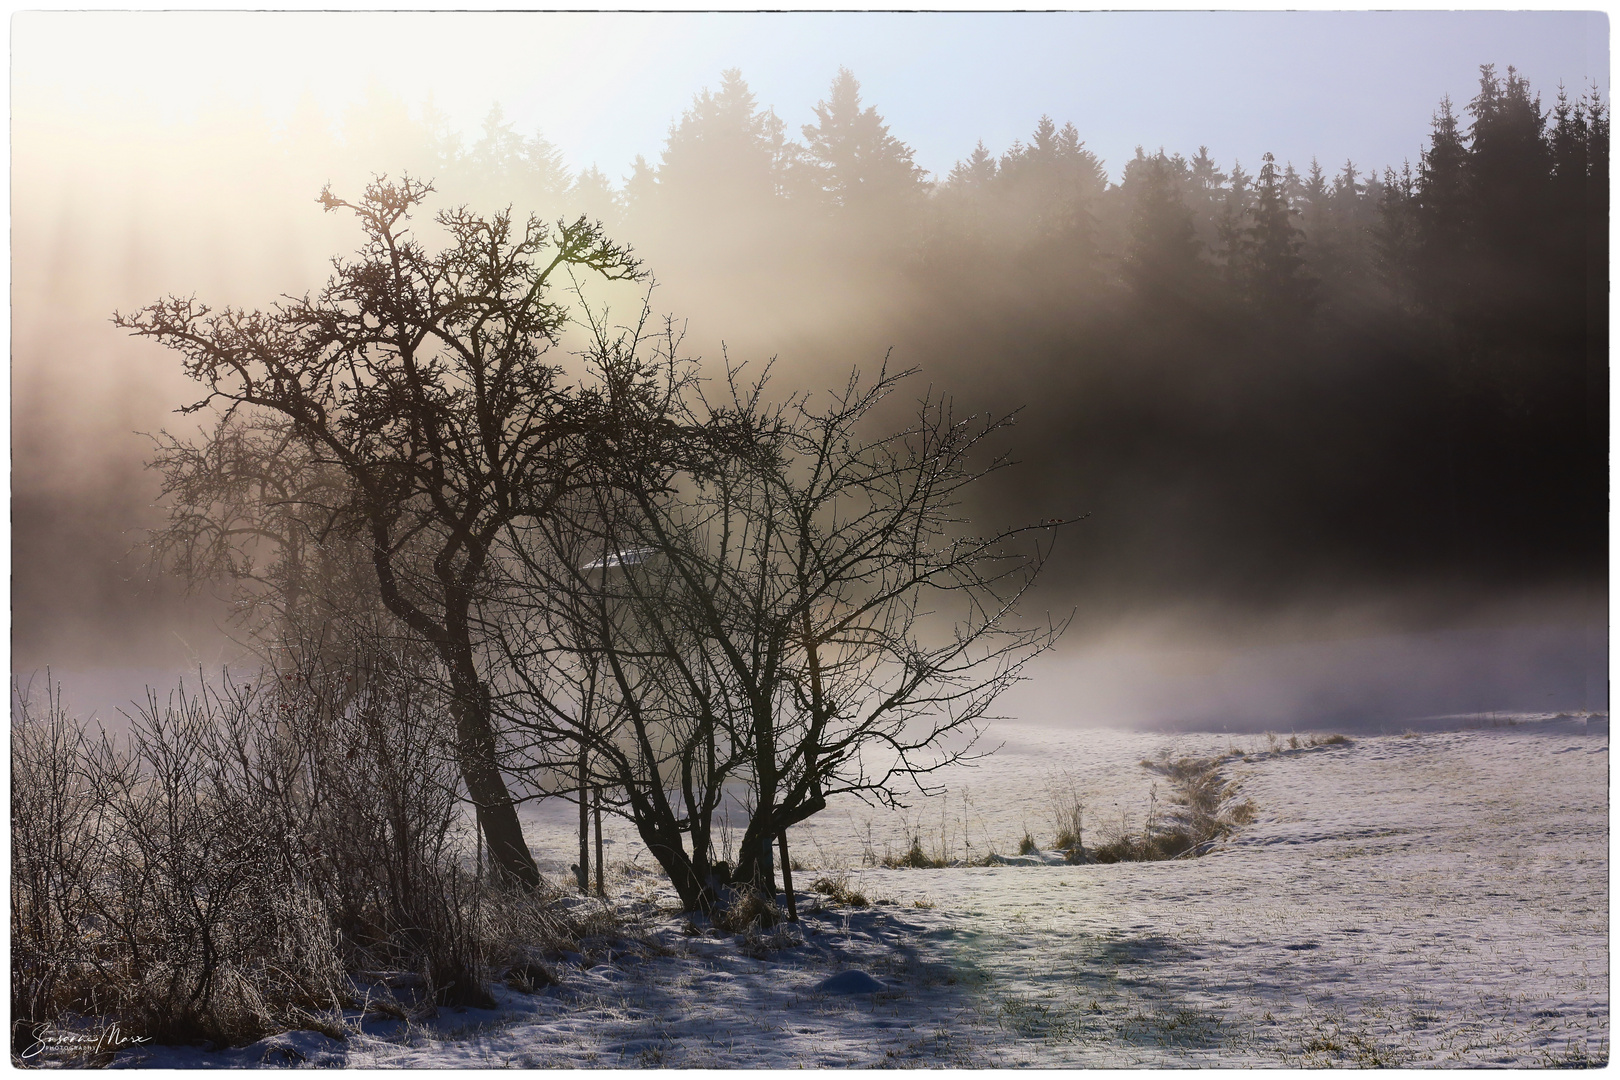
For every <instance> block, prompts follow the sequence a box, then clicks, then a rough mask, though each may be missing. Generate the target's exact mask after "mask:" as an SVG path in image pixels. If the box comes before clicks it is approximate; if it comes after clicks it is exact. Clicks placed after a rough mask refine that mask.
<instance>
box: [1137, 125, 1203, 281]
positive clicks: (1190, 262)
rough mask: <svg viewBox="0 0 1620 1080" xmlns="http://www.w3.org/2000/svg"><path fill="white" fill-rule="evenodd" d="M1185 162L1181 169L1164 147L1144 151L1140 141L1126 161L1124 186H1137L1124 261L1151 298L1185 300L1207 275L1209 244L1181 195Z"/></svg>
mask: <svg viewBox="0 0 1620 1080" xmlns="http://www.w3.org/2000/svg"><path fill="white" fill-rule="evenodd" d="M1177 160H1178V161H1179V159H1177ZM1180 164H1181V165H1182V168H1181V169H1178V168H1177V167H1176V165H1175V164H1173V163H1172V161H1171V160H1170V159H1169V158H1166V157H1165V155H1164V151H1162V150H1161V151H1160V152H1159V153H1158V154H1156V155H1154V156H1153V157H1144V156H1142V152H1141V148H1140V147H1138V148H1137V158H1136V160H1134V161H1132V162H1131V163H1130V164H1129V165H1128V166H1127V167H1126V175H1125V178H1124V183H1123V184H1122V187H1124V188H1125V189H1127V190H1132V189H1134V190H1132V193H1133V195H1134V204H1133V208H1132V210H1131V223H1130V239H1129V241H1128V246H1127V247H1126V250H1125V258H1124V260H1123V264H1122V265H1123V269H1124V273H1125V279H1126V281H1128V282H1129V283H1130V285H1131V287H1132V288H1133V289H1135V290H1136V292H1137V293H1138V294H1139V295H1141V296H1143V297H1144V298H1146V299H1152V300H1156V301H1163V302H1169V301H1173V300H1178V299H1179V300H1182V301H1185V300H1186V299H1187V298H1188V294H1189V293H1190V292H1191V290H1192V289H1193V287H1194V285H1195V283H1197V282H1199V281H1201V280H1202V278H1203V276H1204V271H1205V264H1204V263H1203V262H1202V260H1201V259H1200V258H1199V256H1200V254H1201V252H1202V250H1203V246H1204V245H1203V243H1202V242H1201V241H1200V240H1199V239H1198V234H1197V231H1196V230H1195V229H1194V228H1193V217H1192V211H1191V210H1190V209H1188V207H1187V204H1186V202H1185V201H1184V200H1183V198H1182V194H1181V190H1182V185H1183V182H1184V180H1183V174H1184V173H1185V162H1181V163H1180Z"/></svg>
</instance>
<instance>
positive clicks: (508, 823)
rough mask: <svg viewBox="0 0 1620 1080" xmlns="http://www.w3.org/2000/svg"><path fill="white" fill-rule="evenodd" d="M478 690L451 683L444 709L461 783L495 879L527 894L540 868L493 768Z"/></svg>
mask: <svg viewBox="0 0 1620 1080" xmlns="http://www.w3.org/2000/svg"><path fill="white" fill-rule="evenodd" d="M482 691H483V687H481V686H477V685H474V686H472V687H468V686H466V685H465V684H464V683H462V681H461V680H453V681H452V683H451V692H452V694H453V695H454V696H453V700H452V701H451V705H450V712H451V716H452V717H453V718H454V720H455V722H456V752H457V755H458V757H459V758H460V764H461V779H462V782H463V783H465V784H466V785H467V794H468V795H469V796H471V798H472V802H473V808H474V810H475V811H476V812H477V815H478V830H479V832H481V833H482V834H483V835H484V839H485V840H486V841H487V842H488V844H489V860H490V864H491V866H492V867H493V868H494V870H495V874H496V877H497V879H498V880H500V881H502V882H504V883H506V884H509V885H521V886H523V887H524V888H527V889H533V888H537V887H538V886H539V884H540V868H539V867H538V866H536V865H535V864H534V857H533V856H532V855H530V854H529V845H528V844H527V843H525V842H524V839H523V826H522V825H521V824H519V822H518V816H517V805H516V804H515V803H513V802H512V796H511V795H510V794H509V793H508V792H507V790H506V779H505V778H504V777H502V776H501V770H500V768H499V767H498V766H497V765H496V763H495V732H494V729H493V728H492V727H491V726H490V722H489V710H488V708H487V707H486V705H485V703H484V700H483V692H482Z"/></svg>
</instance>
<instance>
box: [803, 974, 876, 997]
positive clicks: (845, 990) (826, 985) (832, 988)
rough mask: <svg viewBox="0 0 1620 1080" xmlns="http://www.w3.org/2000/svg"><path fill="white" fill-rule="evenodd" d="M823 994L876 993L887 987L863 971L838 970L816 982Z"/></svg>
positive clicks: (817, 987)
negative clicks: (836, 972) (834, 973)
mask: <svg viewBox="0 0 1620 1080" xmlns="http://www.w3.org/2000/svg"><path fill="white" fill-rule="evenodd" d="M816 989H817V990H819V991H820V992H821V993H823V994H876V993H878V992H879V991H882V990H887V989H888V987H886V986H884V985H883V984H882V983H880V982H878V981H877V980H876V979H874V978H872V976H870V975H868V974H867V973H866V972H864V971H854V970H851V971H840V972H839V973H838V974H836V975H829V976H828V977H827V978H825V979H822V980H821V981H820V982H818V983H816Z"/></svg>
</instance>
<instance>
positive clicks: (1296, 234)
mask: <svg viewBox="0 0 1620 1080" xmlns="http://www.w3.org/2000/svg"><path fill="white" fill-rule="evenodd" d="M1261 161H1262V164H1261V166H1260V174H1259V176H1258V177H1256V178H1255V185H1254V202H1253V204H1252V205H1251V206H1250V207H1249V210H1248V217H1249V221H1248V224H1247V225H1245V226H1244V228H1243V232H1242V236H1241V237H1240V239H1239V241H1238V261H1239V267H1240V273H1239V280H1240V281H1241V283H1242V288H1243V291H1244V295H1245V296H1246V297H1247V298H1248V299H1249V300H1250V301H1251V302H1253V303H1255V304H1258V305H1260V306H1261V307H1264V308H1266V309H1268V311H1270V312H1273V313H1277V312H1286V313H1289V314H1302V313H1304V312H1305V311H1306V310H1308V309H1309V307H1310V306H1311V304H1312V303H1313V302H1314V299H1315V285H1316V283H1315V281H1314V280H1312V279H1311V278H1310V277H1309V276H1307V274H1306V272H1305V257H1304V255H1303V254H1302V253H1301V249H1302V248H1303V247H1304V238H1303V237H1302V235H1301V234H1300V231H1299V229H1298V228H1297V227H1295V225H1294V221H1293V216H1294V210H1293V207H1292V206H1291V205H1290V200H1289V197H1288V191H1287V185H1286V184H1285V182H1284V177H1283V175H1282V174H1280V173H1279V172H1278V171H1277V161H1276V159H1275V158H1274V157H1272V155H1271V154H1269V153H1267V154H1265V155H1264V156H1263V157H1262V158H1261Z"/></svg>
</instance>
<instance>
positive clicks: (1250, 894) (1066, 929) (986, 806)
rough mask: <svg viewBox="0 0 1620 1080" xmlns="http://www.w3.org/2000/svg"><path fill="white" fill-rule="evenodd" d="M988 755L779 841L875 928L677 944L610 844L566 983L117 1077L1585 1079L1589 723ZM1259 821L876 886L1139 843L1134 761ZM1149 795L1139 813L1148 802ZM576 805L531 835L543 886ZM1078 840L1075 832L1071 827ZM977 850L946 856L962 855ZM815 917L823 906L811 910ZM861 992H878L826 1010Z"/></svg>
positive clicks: (1132, 738)
mask: <svg viewBox="0 0 1620 1080" xmlns="http://www.w3.org/2000/svg"><path fill="white" fill-rule="evenodd" d="M993 734H994V736H995V740H996V741H998V742H1004V745H1003V746H1002V748H1001V750H1000V751H999V752H998V753H997V754H995V755H994V756H993V757H991V758H990V759H988V760H987V761H986V762H984V763H983V764H982V765H981V766H980V767H978V768H977V769H975V770H970V771H963V772H959V773H956V774H953V775H952V776H950V777H948V778H947V779H948V782H949V785H950V789H951V795H950V796H949V798H948V799H941V800H934V801H932V802H930V803H928V804H925V805H923V806H922V807H920V808H919V809H917V810H914V811H912V812H910V813H889V812H878V811H875V810H868V809H866V808H863V807H860V806H855V807H845V808H841V809H833V810H829V811H828V812H827V813H826V814H824V815H822V817H821V819H820V820H818V821H817V822H816V823H815V824H814V825H813V826H812V827H809V828H806V829H801V830H797V831H796V832H795V834H794V838H793V843H794V845H795V850H794V856H795V859H798V860H803V861H804V862H806V863H808V864H810V868H808V869H806V870H803V871H800V872H799V873H798V874H796V875H795V883H796V884H797V885H799V886H800V889H801V893H802V892H803V891H804V889H805V886H807V885H808V884H809V883H810V882H812V881H814V880H815V879H816V878H817V877H820V876H823V875H826V874H829V873H831V874H832V875H833V876H839V874H840V873H843V874H845V875H847V882H848V885H849V887H851V888H854V889H858V890H860V891H861V892H862V893H864V894H865V895H866V896H868V897H870V898H872V899H873V900H875V901H877V903H876V904H875V905H874V906H872V907H868V908H864V909H849V908H834V907H819V905H818V903H817V902H816V901H815V900H813V899H809V898H806V899H807V900H808V902H807V903H806V904H805V906H806V907H807V908H810V909H813V910H808V911H807V912H806V913H805V921H804V923H803V924H802V925H801V926H800V927H797V928H788V929H787V930H785V931H783V932H782V933H781V934H779V935H778V936H777V938H776V940H774V941H771V940H760V939H759V938H758V937H757V936H756V937H755V938H753V939H746V938H743V937H738V936H730V935H722V934H719V933H718V932H715V931H708V932H699V933H696V934H693V933H691V932H690V930H700V931H701V928H698V927H690V928H689V927H688V926H687V923H686V920H685V919H684V917H681V916H678V915H675V914H672V913H668V912H663V913H660V912H658V911H657V909H656V907H655V904H656V903H658V902H660V901H661V902H662V903H663V904H665V905H666V906H667V905H669V904H670V903H671V902H672V900H673V896H672V895H671V894H669V893H668V892H667V890H665V889H662V888H661V887H660V885H659V882H658V879H657V877H656V875H654V874H653V873H651V871H650V869H649V867H648V861H647V859H646V857H645V856H644V855H643V856H642V857H640V858H639V859H633V858H628V859H627V858H625V857H626V856H631V855H633V854H634V850H635V848H634V845H633V842H632V837H631V835H630V834H629V833H628V831H627V830H619V831H616V832H611V833H610V834H611V835H612V836H613V839H614V841H615V843H614V844H613V845H612V846H611V847H610V848H609V852H610V861H611V860H615V859H617V860H619V867H618V869H617V871H616V874H615V877H614V879H613V881H614V886H615V889H616V891H617V893H618V894H619V896H620V897H621V898H624V901H625V902H628V901H629V900H630V899H632V898H635V899H638V900H639V901H640V903H641V906H642V910H643V911H651V912H653V913H652V914H649V915H646V916H645V917H644V922H643V924H642V934H641V937H642V941H640V942H636V941H629V940H626V941H616V942H615V941H600V942H593V943H591V944H590V945H589V947H588V948H587V949H586V952H585V954H584V955H581V956H570V957H567V958H566V959H565V961H564V962H563V963H561V964H560V965H559V972H560V974H561V976H562V983H561V985H560V986H558V987H554V988H551V989H548V990H545V991H543V992H541V993H539V994H535V995H526V994H522V993H519V992H516V991H509V990H506V989H505V988H497V991H496V993H497V998H498V1000H499V1001H500V1008H499V1009H498V1010H496V1011H493V1012H481V1011H478V1010H468V1011H466V1012H461V1013H457V1012H453V1011H449V1010H445V1011H443V1012H441V1014H440V1015H439V1016H438V1017H437V1018H436V1019H431V1020H426V1021H422V1022H403V1021H387V1022H384V1023H381V1024H379V1023H376V1022H374V1021H367V1022H366V1023H365V1024H364V1025H363V1027H359V1026H358V1025H355V1026H356V1027H357V1030H356V1031H355V1032H354V1033H353V1034H351V1036H350V1037H349V1038H348V1039H347V1040H345V1041H338V1040H333V1039H330V1038H328V1037H326V1036H324V1035H318V1034H316V1033H313V1032H295V1033H291V1034H289V1035H283V1036H278V1037H276V1038H273V1039H268V1040H265V1041H264V1042H261V1043H257V1044H254V1045H253V1046H251V1047H247V1048H245V1049H242V1050H237V1051H232V1052H229V1053H225V1054H205V1053H202V1052H200V1051H189V1050H188V1051H176V1050H170V1049H153V1048H148V1047H141V1048H136V1049H133V1050H129V1051H125V1052H123V1053H122V1054H120V1057H119V1064H125V1065H174V1066H196V1065H253V1064H296V1063H301V1062H302V1063H308V1064H324V1065H348V1066H389V1065H392V1066H418V1067H441V1068H442V1067H458V1066H468V1067H471V1066H500V1065H511V1066H522V1067H528V1066H545V1065H561V1066H624V1065H664V1066H744V1067H793V1066H828V1065H853V1066H868V1065H884V1064H921V1065H961V1066H1014V1065H1043V1066H1058V1065H1080V1066H1085V1065H1093V1066H1130V1065H1217V1064H1219V1065H1375V1064H1384V1065H1415V1066H1421V1065H1497V1064H1501V1065H1523V1066H1538V1065H1547V1064H1564V1063H1572V1064H1595V1063H1603V1062H1606V1061H1607V1059H1608V1056H1609V990H1608V986H1609V960H1608V952H1609V939H1608V908H1609V894H1608V724H1607V721H1606V719H1594V720H1592V721H1591V722H1590V723H1588V722H1586V721H1584V720H1580V719H1576V720H1568V719H1548V718H1540V719H1532V720H1530V721H1528V722H1524V723H1520V724H1518V725H1514V726H1499V727H1494V728H1484V729H1475V730H1462V731H1449V732H1445V731H1441V732H1433V731H1430V732H1424V733H1421V734H1415V735H1409V736H1405V737H1403V736H1398V735H1389V736H1377V737H1369V738H1358V739H1357V740H1356V741H1355V742H1354V743H1353V744H1352V745H1349V746H1336V747H1322V748H1315V749H1299V750H1289V749H1288V748H1287V741H1286V739H1284V740H1283V741H1282V742H1281V743H1280V744H1279V746H1278V751H1279V752H1276V753H1272V752H1269V746H1268V743H1267V740H1266V739H1265V738H1264V737H1256V736H1250V735H1241V736H1231V737H1228V736H1225V735H1207V734H1205V735H1200V734H1185V735H1173V736H1166V735H1159V734H1145V733H1140V732H1121V731H1077V732H1063V731H1058V730H1055V729H1051V728H1039V727H1034V726H1014V725H1005V726H1002V727H999V728H998V729H997V730H996V731H995V732H994V733H993ZM1234 744H1235V745H1236V746H1237V747H1238V748H1239V749H1242V750H1245V751H1250V752H1251V753H1250V759H1251V760H1248V761H1246V762H1237V763H1234V765H1233V766H1231V768H1232V769H1234V770H1235V771H1234V772H1233V773H1232V775H1234V776H1236V777H1237V778H1239V779H1240V781H1241V784H1242V790H1243V793H1244V794H1246V795H1248V796H1249V797H1250V798H1252V799H1253V800H1254V802H1255V804H1256V806H1257V808H1258V811H1259V814H1258V817H1257V819H1256V821H1255V822H1254V823H1252V824H1251V825H1248V826H1246V827H1245V828H1244V829H1243V830H1242V831H1241V832H1240V833H1239V835H1237V836H1236V837H1234V838H1233V839H1232V840H1230V841H1228V842H1227V843H1225V844H1224V845H1223V846H1222V847H1221V848H1219V849H1218V850H1217V851H1215V852H1214V853H1213V854H1211V855H1209V856H1207V857H1205V858H1202V859H1195V860H1183V861H1176V862H1169V863H1147V864H1116V865H1109V866H1095V865H1093V866H995V867H952V868H948V869H941V870H886V869H881V868H877V867H873V866H871V865H863V864H869V863H870V862H871V861H872V859H873V857H881V855H882V854H883V852H884V850H885V849H886V848H887V849H888V850H891V851H898V850H902V849H903V848H904V847H905V846H906V844H907V843H908V842H909V839H908V838H909V836H910V835H913V834H917V835H920V836H921V839H922V842H923V845H924V847H925V848H928V849H934V848H940V849H944V850H947V851H948V852H949V853H951V854H955V855H957V856H964V855H971V856H972V857H973V858H979V857H982V856H983V855H984V854H986V853H987V852H988V851H989V850H991V849H994V850H996V851H999V852H1002V853H1010V852H1013V851H1016V847H1017V843H1018V840H1019V838H1020V837H1021V836H1022V835H1023V833H1024V831H1025V830H1026V829H1028V830H1029V831H1030V832H1031V833H1032V834H1034V836H1035V837H1036V839H1037V840H1038V841H1040V842H1041V843H1042V844H1047V843H1050V840H1051V835H1052V832H1053V822H1052V820H1051V817H1052V815H1051V804H1052V797H1051V794H1050V793H1051V792H1052V791H1053V790H1054V789H1056V788H1060V787H1061V788H1064V789H1069V788H1072V789H1074V790H1077V791H1079V792H1081V793H1082V794H1084V795H1085V796H1087V807H1088V810H1087V814H1088V816H1087V822H1088V825H1087V828H1088V837H1089V836H1096V835H1098V833H1096V832H1092V831H1091V830H1093V829H1096V830H1099V832H1100V831H1102V830H1105V829H1106V828H1107V827H1108V826H1109V824H1110V823H1111V822H1116V821H1119V820H1120V819H1121V818H1123V819H1125V822H1126V823H1127V824H1136V823H1139V822H1140V821H1141V818H1142V815H1143V814H1144V813H1145V811H1146V809H1147V805H1148V802H1149V798H1150V790H1151V789H1150V782H1151V779H1152V778H1151V776H1150V774H1148V773H1147V771H1146V770H1144V769H1142V768H1141V767H1140V765H1139V764H1138V762H1139V760H1140V759H1142V758H1144V757H1152V756H1156V755H1157V754H1158V753H1159V752H1160V751H1161V750H1165V749H1168V750H1170V751H1171V752H1173V753H1174V754H1176V755H1182V754H1210V753H1215V752H1224V751H1226V750H1227V749H1228V748H1229V747H1231V746H1233V745H1234ZM1162 796H1163V792H1160V793H1159V797H1161V798H1162ZM569 810H570V808H567V807H561V806H558V807H554V808H549V809H546V810H544V811H543V812H536V813H535V814H534V815H533V816H532V818H531V822H530V835H531V838H532V839H533V841H534V842H535V846H536V849H537V853H538V854H540V855H541V856H542V859H543V862H544V864H545V865H546V866H547V867H548V870H549V872H553V873H556V872H559V871H560V872H561V873H564V874H565V873H566V872H567V871H566V864H567V862H569V861H570V855H569V853H570V851H571V847H572V843H573V841H572V837H571V835H570V832H569V828H570V821H571V818H570V814H569ZM1093 822H1095V824H1093ZM970 845H971V847H970ZM818 907H819V909H818ZM851 970H854V971H860V972H864V973H866V974H868V975H870V976H872V977H873V978H875V979H876V980H877V982H878V984H879V986H880V988H879V989H877V990H876V991H875V992H872V991H871V985H870V984H868V987H867V989H868V992H855V993H839V992H833V991H830V990H829V989H827V988H824V987H822V986H821V985H820V984H822V982H823V980H826V979H827V978H828V977H830V976H833V975H835V974H837V973H840V972H847V971H851Z"/></svg>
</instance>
